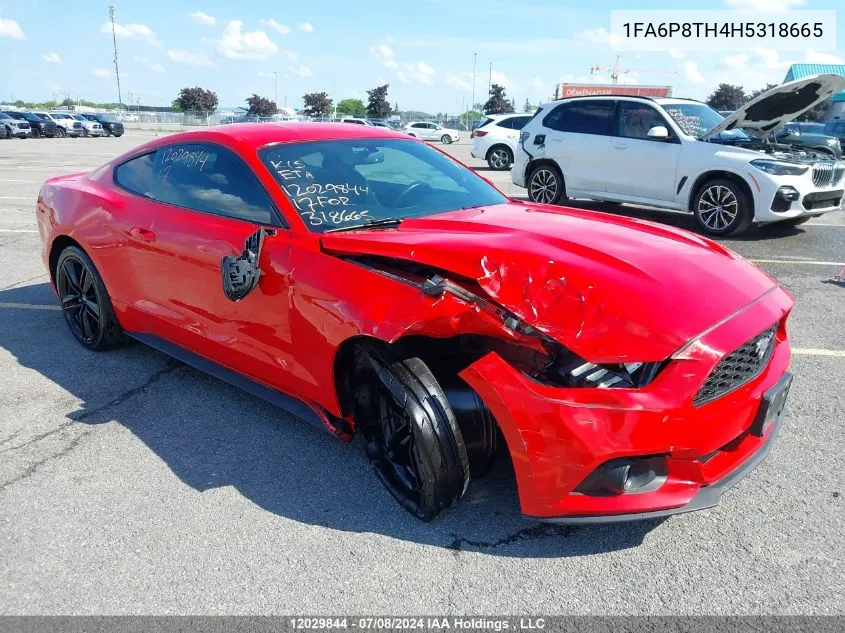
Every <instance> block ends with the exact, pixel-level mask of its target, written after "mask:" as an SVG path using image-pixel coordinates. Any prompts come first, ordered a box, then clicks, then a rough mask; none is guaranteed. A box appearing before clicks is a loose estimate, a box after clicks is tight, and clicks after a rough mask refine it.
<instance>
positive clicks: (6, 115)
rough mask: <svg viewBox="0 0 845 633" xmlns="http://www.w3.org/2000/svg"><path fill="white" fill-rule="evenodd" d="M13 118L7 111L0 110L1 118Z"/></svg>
mask: <svg viewBox="0 0 845 633" xmlns="http://www.w3.org/2000/svg"><path fill="white" fill-rule="evenodd" d="M11 118H12V117H10V116H9V115H8V114H6V113H5V112H0V119H11Z"/></svg>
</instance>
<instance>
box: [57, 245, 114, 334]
mask: <svg viewBox="0 0 845 633" xmlns="http://www.w3.org/2000/svg"><path fill="white" fill-rule="evenodd" d="M55 277H56V290H57V292H58V294H59V300H60V301H61V306H62V314H63V315H64V317H65V322H66V323H67V324H68V327H69V328H70V331H71V334H73V336H74V337H75V338H76V340H77V341H79V342H80V343H81V344H82V345H83V346H84V347H86V348H88V349H90V350H96V351H100V350H106V349H109V348H112V347H114V346H116V345H117V344H119V343H120V342H121V340H122V338H123V332H122V330H121V329H120V325H119V324H118V322H117V317H116V316H115V313H114V308H112V304H111V299H109V295H108V292H106V287H105V285H104V284H103V280H102V278H101V277H100V274H99V273H98V272H97V269H96V267H95V266H94V262H92V261H91V258H90V257H88V255H86V254H85V252H84V251H83V250H82V249H80V248H78V247H76V246H68V247H67V248H65V249H64V250H63V251H62V253H61V255H59V261H58V262H57V263H56V274H55Z"/></svg>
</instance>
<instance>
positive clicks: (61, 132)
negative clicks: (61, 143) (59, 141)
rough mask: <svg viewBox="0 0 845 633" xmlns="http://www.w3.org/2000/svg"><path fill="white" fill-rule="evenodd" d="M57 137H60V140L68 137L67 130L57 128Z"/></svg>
mask: <svg viewBox="0 0 845 633" xmlns="http://www.w3.org/2000/svg"><path fill="white" fill-rule="evenodd" d="M56 136H58V137H59V138H64V137H66V136H67V132H65V129H64V128H63V127H57V128H56Z"/></svg>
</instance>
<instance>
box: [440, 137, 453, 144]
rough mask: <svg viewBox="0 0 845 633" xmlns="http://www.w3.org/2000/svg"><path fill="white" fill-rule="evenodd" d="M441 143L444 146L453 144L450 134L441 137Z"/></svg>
mask: <svg viewBox="0 0 845 633" xmlns="http://www.w3.org/2000/svg"><path fill="white" fill-rule="evenodd" d="M440 142H441V143H443V144H444V145H449V144H450V143H451V142H452V137H451V136H449V135H448V134H444V135H443V136H441V137H440Z"/></svg>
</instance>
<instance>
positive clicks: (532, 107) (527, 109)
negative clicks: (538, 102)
mask: <svg viewBox="0 0 845 633" xmlns="http://www.w3.org/2000/svg"><path fill="white" fill-rule="evenodd" d="M536 110H537V106H535V105H531V102H530V101H529V100H528V99H527V98H526V99H525V105H524V106H522V111H523V112H528V113H529V114H530V113H531V112H535V111H536Z"/></svg>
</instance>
